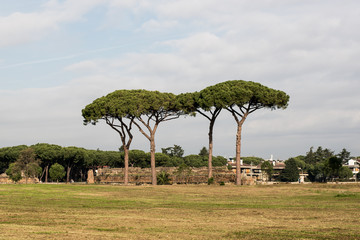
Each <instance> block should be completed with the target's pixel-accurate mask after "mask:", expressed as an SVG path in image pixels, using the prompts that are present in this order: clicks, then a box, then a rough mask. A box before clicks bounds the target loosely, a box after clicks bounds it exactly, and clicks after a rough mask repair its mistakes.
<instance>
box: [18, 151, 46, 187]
mask: <svg viewBox="0 0 360 240" xmlns="http://www.w3.org/2000/svg"><path fill="white" fill-rule="evenodd" d="M40 162H41V161H40V160H39V159H36V155H35V152H34V150H33V149H32V148H26V149H24V150H22V151H21V152H20V155H19V158H18V159H17V160H16V162H15V164H16V166H17V167H18V168H19V169H21V171H23V172H24V175H25V179H26V183H27V178H28V177H38V176H39V175H40V174H41V167H40V166H39V164H40Z"/></svg>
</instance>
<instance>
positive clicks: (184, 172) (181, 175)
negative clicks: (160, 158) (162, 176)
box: [174, 163, 192, 183]
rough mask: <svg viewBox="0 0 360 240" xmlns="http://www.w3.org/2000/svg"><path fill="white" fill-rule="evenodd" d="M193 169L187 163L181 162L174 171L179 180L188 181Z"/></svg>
mask: <svg viewBox="0 0 360 240" xmlns="http://www.w3.org/2000/svg"><path fill="white" fill-rule="evenodd" d="M191 173H192V169H191V167H189V166H188V165H186V164H184V163H183V164H180V165H179V167H178V168H177V169H176V171H174V175H175V177H176V181H177V182H185V183H188V181H189V177H190V176H191Z"/></svg>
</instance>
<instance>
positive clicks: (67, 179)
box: [66, 166, 71, 183]
mask: <svg viewBox="0 0 360 240" xmlns="http://www.w3.org/2000/svg"><path fill="white" fill-rule="evenodd" d="M70 171H71V167H70V166H68V167H67V171H66V183H69V182H70Z"/></svg>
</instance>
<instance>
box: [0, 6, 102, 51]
mask: <svg viewBox="0 0 360 240" xmlns="http://www.w3.org/2000/svg"><path fill="white" fill-rule="evenodd" d="M100 3H102V1H101V0H79V1H70V0H67V1H65V2H62V3H59V2H58V1H56V0H55V1H49V2H48V4H46V5H45V6H44V8H43V9H42V10H41V11H37V12H32V13H21V12H15V13H12V14H10V15H9V16H5V17H0V34H1V36H2V37H1V39H0V47H6V46H12V45H16V44H22V43H26V42H29V41H34V40H38V39H41V38H42V37H44V36H46V35H47V34H50V33H51V32H53V31H55V30H57V29H58V27H59V24H61V23H68V22H72V21H78V20H81V19H82V17H83V15H84V14H86V13H87V12H88V11H89V10H90V9H92V8H94V7H95V6H97V5H99V4H100Z"/></svg>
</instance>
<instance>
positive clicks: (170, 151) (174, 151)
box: [161, 145, 184, 158]
mask: <svg viewBox="0 0 360 240" xmlns="http://www.w3.org/2000/svg"><path fill="white" fill-rule="evenodd" d="M161 151H162V153H164V154H166V155H168V156H170V157H180V158H181V157H182V156H183V155H184V150H183V149H182V147H181V146H179V145H174V147H168V148H161Z"/></svg>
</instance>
